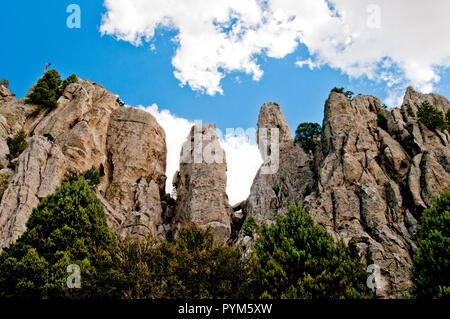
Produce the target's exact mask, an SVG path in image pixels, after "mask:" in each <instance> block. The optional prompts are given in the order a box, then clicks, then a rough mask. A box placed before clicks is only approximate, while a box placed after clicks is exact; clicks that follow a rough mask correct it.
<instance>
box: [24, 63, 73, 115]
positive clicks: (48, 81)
mask: <svg viewBox="0 0 450 319" xmlns="http://www.w3.org/2000/svg"><path fill="white" fill-rule="evenodd" d="M77 81H78V79H77V77H76V75H75V74H72V75H71V76H69V77H68V78H67V79H65V80H64V81H61V76H60V75H59V73H58V71H56V70H50V71H48V72H47V73H45V74H44V76H43V77H42V78H40V79H39V80H38V81H37V83H36V86H35V87H34V89H33V92H31V93H30V95H29V96H28V98H27V99H26V100H25V102H26V103H29V104H36V105H38V106H39V109H38V110H37V112H40V111H42V110H46V111H51V110H53V109H55V108H57V107H58V99H59V97H60V96H61V95H62V94H63V93H64V90H65V88H66V87H67V86H68V85H69V84H70V83H75V82H77Z"/></svg>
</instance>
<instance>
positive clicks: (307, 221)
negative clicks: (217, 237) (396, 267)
mask: <svg viewBox="0 0 450 319" xmlns="http://www.w3.org/2000/svg"><path fill="white" fill-rule="evenodd" d="M253 258H254V260H253V263H254V282H253V284H252V285H253V287H254V294H255V295H254V297H256V298H276V299H279V298H288V299H297V298H299V299H314V298H331V299H342V298H356V299H359V298H370V297H371V292H370V291H369V290H368V288H367V286H366V280H367V273H366V271H365V269H364V267H363V265H362V263H361V261H360V256H359V250H358V248H357V246H356V244H355V243H353V242H350V244H349V245H348V246H347V245H345V244H344V242H342V241H339V242H337V243H335V242H334V240H333V238H332V237H331V235H330V234H328V233H327V232H326V231H325V230H324V229H322V228H321V227H320V226H317V225H315V224H314V222H313V220H312V218H311V217H310V216H309V215H308V214H307V213H306V212H304V211H303V210H302V209H301V208H299V207H296V206H290V207H289V210H288V213H287V215H286V216H285V217H283V216H279V217H278V218H277V222H276V223H275V224H273V225H272V226H271V227H268V226H266V225H264V226H263V227H262V228H261V230H260V232H259V239H258V240H257V242H256V244H255V248H254V257H253Z"/></svg>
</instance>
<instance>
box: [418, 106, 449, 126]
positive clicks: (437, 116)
mask: <svg viewBox="0 0 450 319" xmlns="http://www.w3.org/2000/svg"><path fill="white" fill-rule="evenodd" d="M417 116H418V117H419V119H420V120H421V121H422V123H423V124H425V126H426V127H428V128H429V129H430V130H436V129H439V130H445V129H447V122H446V121H445V118H444V113H443V112H442V111H439V110H438V109H437V108H435V107H434V106H433V105H431V104H430V103H429V102H427V101H424V102H423V103H422V106H420V107H419V109H418V110H417Z"/></svg>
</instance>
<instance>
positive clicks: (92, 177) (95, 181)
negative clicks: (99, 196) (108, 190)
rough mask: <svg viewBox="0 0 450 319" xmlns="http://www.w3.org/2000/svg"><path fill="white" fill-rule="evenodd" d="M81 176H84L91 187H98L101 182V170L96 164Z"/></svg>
mask: <svg viewBox="0 0 450 319" xmlns="http://www.w3.org/2000/svg"><path fill="white" fill-rule="evenodd" d="M81 176H83V178H84V179H85V180H86V181H87V182H88V184H89V186H91V187H97V186H98V185H99V184H100V172H99V170H98V169H96V168H95V167H94V166H92V168H91V169H89V170H87V171H86V172H84V173H83V174H82V175H81Z"/></svg>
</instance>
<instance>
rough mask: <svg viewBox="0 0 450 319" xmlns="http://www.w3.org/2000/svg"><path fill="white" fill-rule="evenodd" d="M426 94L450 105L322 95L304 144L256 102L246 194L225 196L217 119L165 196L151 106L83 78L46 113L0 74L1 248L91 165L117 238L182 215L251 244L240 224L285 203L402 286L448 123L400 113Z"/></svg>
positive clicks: (188, 148) (198, 138)
mask: <svg viewBox="0 0 450 319" xmlns="http://www.w3.org/2000/svg"><path fill="white" fill-rule="evenodd" d="M31 90H33V88H31ZM31 90H30V91H31ZM423 101H429V102H430V103H431V104H433V105H434V106H435V107H437V108H438V109H439V110H441V111H443V112H444V113H446V112H447V111H448V109H449V108H450V103H449V102H448V100H447V99H446V98H444V97H442V96H439V95H436V94H420V93H418V92H415V91H414V90H413V89H412V88H408V90H407V92H406V95H405V99H404V102H403V105H402V107H401V109H392V110H386V109H383V108H382V106H381V103H380V101H379V100H378V99H377V98H376V97H372V96H363V95H358V96H357V97H355V98H354V99H353V100H349V99H348V98H347V97H345V95H343V94H339V93H331V94H330V96H329V98H328V100H327V102H326V105H325V117H324V121H323V130H322V134H321V136H318V137H317V138H316V140H315V141H316V144H317V145H316V147H315V149H314V151H306V150H304V149H303V148H302V147H301V146H300V144H298V143H294V140H293V138H292V134H291V129H290V128H289V126H288V125H287V123H286V120H285V118H284V116H283V114H282V112H281V108H280V106H279V105H278V104H276V103H266V104H265V105H264V106H263V107H262V108H261V112H260V115H259V119H258V136H257V141H258V144H259V148H260V151H261V155H262V158H263V162H264V163H263V165H262V166H261V168H260V170H259V171H258V173H257V175H256V177H255V179H254V182H253V185H252V188H251V193H250V196H249V197H248V199H247V200H246V201H244V202H242V203H239V204H238V205H235V206H234V207H231V206H230V204H229V202H228V196H227V194H226V183H227V176H226V171H227V164H226V157H225V153H224V151H223V149H222V148H221V146H220V144H219V141H218V137H217V135H216V132H215V125H212V124H207V125H195V126H194V127H193V128H192V130H191V132H190V133H189V135H188V137H187V141H186V142H185V143H184V145H183V148H182V150H181V158H180V169H179V172H177V173H176V174H175V176H174V179H173V184H174V186H175V189H176V198H173V197H171V195H169V194H165V191H164V186H165V181H166V176H165V169H166V156H167V149H166V142H165V132H164V130H163V129H162V128H161V126H160V125H159V124H158V123H157V121H156V120H155V118H154V117H153V116H152V115H150V114H149V113H146V112H144V111H141V110H138V109H134V108H128V107H123V106H121V105H120V104H119V103H118V101H117V97H116V96H115V95H114V94H112V93H110V92H108V91H106V90H105V89H104V88H103V87H102V86H100V85H98V84H95V83H92V82H90V81H87V80H81V79H80V80H79V81H78V82H77V83H73V84H70V85H69V86H67V88H66V89H65V92H64V94H63V96H61V97H60V99H59V100H58V107H57V108H56V109H55V110H53V111H51V112H49V113H45V112H36V109H35V108H36V106H34V105H29V104H26V103H25V102H24V100H23V99H16V98H15V96H14V95H13V94H11V92H10V91H9V90H8V89H7V88H5V87H4V86H1V85H0V250H1V249H3V248H4V247H7V246H8V245H10V244H11V243H12V242H14V241H15V240H16V239H17V238H18V237H19V236H20V235H21V234H22V233H23V232H24V231H25V223H26V221H27V220H28V218H29V216H30V214H31V212H32V209H33V208H34V207H36V206H37V205H38V203H39V201H40V200H41V199H42V198H44V197H45V196H48V195H50V194H52V193H53V192H54V191H55V190H56V189H57V188H58V187H60V185H61V184H62V183H63V182H64V180H65V178H66V177H67V175H68V174H70V173H82V172H84V171H86V170H88V169H90V168H91V167H93V166H94V167H95V168H97V169H99V171H100V173H101V177H102V178H101V183H100V185H99V186H98V187H97V188H96V193H97V196H98V197H99V199H100V201H101V202H102V203H103V205H104V208H105V213H106V216H107V222H108V225H109V226H110V228H111V229H112V230H114V231H115V232H116V233H117V234H118V235H119V236H120V237H126V236H134V237H144V236H147V235H152V236H154V237H157V238H160V239H169V240H170V239H172V238H173V237H175V238H176V236H177V231H178V229H179V228H180V227H181V226H184V225H186V224H188V223H191V222H193V223H196V224H198V225H199V226H201V227H203V228H209V229H211V230H212V232H213V234H214V239H215V241H216V243H217V244H225V243H234V244H239V245H241V244H242V245H244V246H246V248H247V252H248V251H249V250H250V249H251V247H252V244H253V242H254V240H252V239H251V238H250V237H245V236H244V235H243V232H242V231H241V227H242V225H243V224H244V223H245V220H246V219H248V218H249V217H250V216H252V217H254V218H255V220H256V221H257V223H271V222H273V221H274V220H275V218H276V216H277V215H278V214H284V213H286V211H287V208H288V206H289V204H290V203H293V204H297V205H301V206H303V207H304V209H305V210H306V211H307V212H308V213H309V214H310V215H311V216H312V218H313V219H314V220H315V222H316V223H317V224H319V225H322V226H323V227H324V228H325V229H326V230H327V231H328V232H329V233H330V234H332V236H333V237H334V238H335V239H336V240H337V239H344V240H345V241H346V242H348V241H350V240H354V241H356V242H357V244H358V246H359V247H360V249H361V251H362V253H363V261H364V262H365V263H366V264H367V265H369V264H376V265H378V266H379V267H380V268H381V271H382V275H383V278H384V279H385V281H386V285H383V287H382V289H378V290H377V293H378V294H379V296H383V297H390V296H391V297H399V296H401V295H402V294H404V293H405V292H406V291H407V289H408V287H409V286H410V281H409V269H410V265H411V251H412V249H413V248H414V247H415V246H416V236H417V226H418V223H420V216H421V212H422V211H423V209H425V208H427V207H429V206H430V205H431V204H432V200H433V196H435V195H437V194H439V193H441V192H442V191H443V190H445V189H446V188H448V187H450V147H449V146H450V135H449V132H448V131H445V132H442V131H431V130H429V129H428V128H427V127H426V126H425V125H424V124H423V123H422V122H421V121H419V120H418V119H417V118H416V117H415V116H413V115H411V112H413V113H417V109H418V107H419V106H420V105H421V104H422V102H423ZM380 114H382V115H383V116H384V118H386V125H385V126H383V128H382V127H380V126H379V125H378V121H377V117H379V115H380ZM22 129H23V130H24V131H25V132H26V134H27V135H28V147H27V148H26V149H25V151H23V152H22V154H21V155H20V156H19V157H18V158H16V159H14V160H11V161H10V160H9V158H8V157H7V154H8V153H9V149H8V146H7V143H6V139H7V137H10V136H13V135H15V134H16V133H17V132H19V131H20V130H22ZM48 134H49V135H48ZM44 135H45V136H47V137H44ZM49 136H51V137H52V138H48V137H49Z"/></svg>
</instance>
